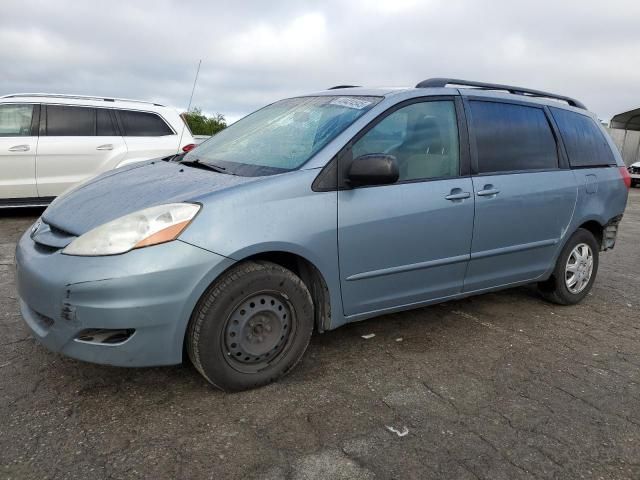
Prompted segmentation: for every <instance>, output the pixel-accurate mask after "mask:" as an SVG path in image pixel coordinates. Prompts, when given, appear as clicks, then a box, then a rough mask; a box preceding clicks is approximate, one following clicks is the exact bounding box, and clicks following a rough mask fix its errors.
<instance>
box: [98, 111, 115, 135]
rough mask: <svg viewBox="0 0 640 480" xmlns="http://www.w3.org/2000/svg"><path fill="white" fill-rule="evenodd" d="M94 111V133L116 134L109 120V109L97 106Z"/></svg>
mask: <svg viewBox="0 0 640 480" xmlns="http://www.w3.org/2000/svg"><path fill="white" fill-rule="evenodd" d="M96 112H97V117H96V135H97V136H99V137H112V136H114V135H118V133H117V132H116V129H115V126H114V125H113V122H112V120H111V114H110V113H109V110H107V109H104V108H98V109H97V110H96Z"/></svg>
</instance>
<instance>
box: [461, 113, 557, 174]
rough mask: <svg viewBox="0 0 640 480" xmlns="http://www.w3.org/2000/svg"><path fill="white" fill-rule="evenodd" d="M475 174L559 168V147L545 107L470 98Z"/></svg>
mask: <svg viewBox="0 0 640 480" xmlns="http://www.w3.org/2000/svg"><path fill="white" fill-rule="evenodd" d="M469 105H470V108H471V118H472V124H473V131H474V133H475V140H476V151H477V158H478V173H497V172H515V171H522V170H548V169H554V168H558V147H557V144H556V140H555V137H554V136H553V132H552V130H551V126H550V125H549V121H548V120H547V117H546V115H545V113H544V110H542V109H541V108H537V107H528V106H524V105H516V104H511V103H499V102H486V101H474V100H472V101H470V102H469Z"/></svg>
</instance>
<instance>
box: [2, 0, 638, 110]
mask: <svg viewBox="0 0 640 480" xmlns="http://www.w3.org/2000/svg"><path fill="white" fill-rule="evenodd" d="M199 59H202V69H201V72H200V78H199V81H198V85H197V88H196V92H195V98H194V105H196V106H200V107H202V108H203V109H204V110H205V111H207V112H220V113H223V114H224V115H226V116H227V118H228V119H231V120H234V119H237V118H238V117H240V116H242V115H244V114H246V113H248V112H250V111H252V110H254V109H256V108H257V107H259V106H261V105H263V104H265V103H268V102H270V101H273V100H277V99H279V98H282V97H286V96H292V95H296V94H299V93H303V92H309V91H313V90H319V89H323V88H326V87H328V86H331V85H335V84H341V83H352V84H358V85H371V86H374V85H375V86H379V85H384V86H404V85H406V86H411V85H415V84H416V83H417V82H418V81H420V80H422V79H424V78H428V77H434V76H448V77H458V78H465V79H475V80H483V81H493V82H499V83H511V84H516V85H523V86H529V87H532V88H538V89H543V90H550V91H554V92H558V93H563V94H566V95H570V96H574V97H577V98H579V99H581V100H582V101H583V102H584V103H586V104H587V106H588V107H589V108H590V109H591V110H594V111H595V112H597V113H598V115H599V116H600V117H601V118H604V119H607V118H609V117H611V115H612V114H614V113H618V112H620V111H623V110H627V109H630V108H634V107H640V62H639V60H640V1H638V0H607V1H606V2H605V1H601V0H597V1H592V0H537V1H517V0H515V1H514V0H493V1H490V0H484V1H482V0H415V1H414V0H388V1H384V0H353V1H346V0H342V1H341V0H328V1H325V2H319V1H305V0H282V1H279V0H270V1H260V0H246V1H245V0H237V1H235V2H231V1H225V2H223V1H216V0H203V1H177V0H126V1H120V0H108V1H104V2H102V1H99V0H92V1H81V0H77V1H73V0H55V1H50V0H46V1H36V0H2V7H1V14H0V65H2V67H1V68H0V95H3V94H6V93H11V92H32V91H38V92H40V91H44V92H62V93H76V94H85V95H104V96H120V97H128V98H139V99H151V100H155V101H159V102H166V103H167V104H170V105H173V106H176V107H178V108H186V106H187V104H188V101H189V94H190V92H191V86H192V82H193V77H194V75H195V70H196V65H197V62H198V60H199Z"/></svg>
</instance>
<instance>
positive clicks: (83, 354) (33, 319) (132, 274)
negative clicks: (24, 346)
mask: <svg viewBox="0 0 640 480" xmlns="http://www.w3.org/2000/svg"><path fill="white" fill-rule="evenodd" d="M232 263H233V261H232V260H229V259H227V258H225V257H222V256H219V255H216V254H214V253H211V252H209V251H206V250H203V249H201V248H197V247H194V246H192V245H189V244H187V243H184V242H181V241H174V242H169V243H166V244H162V245H157V246H153V247H148V248H142V249H139V250H134V251H131V252H129V253H126V254H123V255H114V256H105V257H77V256H69V255H63V254H62V253H61V252H60V250H51V249H45V248H42V247H41V246H39V245H38V244H36V243H35V242H34V241H33V240H32V239H31V238H30V236H29V235H28V234H25V235H24V236H23V237H22V238H21V240H20V242H19V243H18V246H17V249H16V269H17V270H16V279H17V286H18V294H19V297H20V308H21V311H22V315H23V317H24V319H25V321H26V323H27V325H28V326H29V328H30V329H31V331H32V333H33V335H34V336H35V337H36V339H37V340H38V341H39V342H40V343H42V344H43V345H45V346H46V347H47V348H49V349H50V350H53V351H56V352H61V353H63V354H65V355H68V356H70V357H73V358H77V359H80V360H85V361H89V362H94V363H102V364H109V365H118V366H152V365H170V364H176V363H180V362H181V361H182V341H183V336H184V331H185V328H186V324H187V322H188V320H189V317H190V314H191V311H192V310H193V308H194V306H195V304H196V302H197V300H198V297H199V295H200V294H201V293H202V291H203V290H204V288H206V286H207V285H208V284H209V283H210V281H211V279H212V275H213V276H215V275H216V274H217V272H220V271H222V270H224V269H225V268H227V267H228V266H229V265H230V264H232ZM97 331H107V332H109V331H113V332H115V336H113V335H112V336H109V335H106V336H105V335H98V334H95V335H94V333H95V332H97ZM123 332H126V333H123ZM105 340H106V341H105Z"/></svg>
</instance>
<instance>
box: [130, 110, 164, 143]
mask: <svg viewBox="0 0 640 480" xmlns="http://www.w3.org/2000/svg"><path fill="white" fill-rule="evenodd" d="M118 113H119V115H120V121H121V122H122V126H123V128H124V134H125V136H127V137H161V136H163V135H173V130H171V128H169V126H168V125H167V124H166V123H165V121H164V120H162V118H160V117H159V116H158V115H156V114H155V113H147V112H136V111H133V110H119V111H118Z"/></svg>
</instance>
